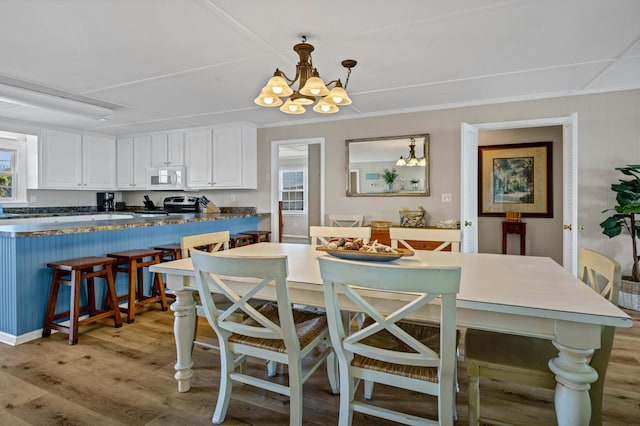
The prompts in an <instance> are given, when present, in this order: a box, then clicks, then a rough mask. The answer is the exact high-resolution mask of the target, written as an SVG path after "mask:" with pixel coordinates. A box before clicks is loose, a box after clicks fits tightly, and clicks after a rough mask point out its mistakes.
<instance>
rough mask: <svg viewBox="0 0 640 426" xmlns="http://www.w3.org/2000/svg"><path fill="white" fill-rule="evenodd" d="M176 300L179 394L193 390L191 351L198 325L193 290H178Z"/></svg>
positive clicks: (175, 319)
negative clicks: (196, 325)
mask: <svg viewBox="0 0 640 426" xmlns="http://www.w3.org/2000/svg"><path fill="white" fill-rule="evenodd" d="M175 293H176V300H175V302H173V303H172V304H171V310H172V311H173V312H174V314H173V316H174V321H173V335H174V337H175V339H176V356H177V361H176V365H175V369H176V374H175V376H174V377H175V379H176V380H177V381H178V392H187V391H189V389H191V376H193V371H192V370H191V367H192V366H193V361H192V359H191V349H192V344H193V335H194V331H195V324H196V309H195V308H196V303H195V300H194V298H193V290H185V289H183V290H176V291H175Z"/></svg>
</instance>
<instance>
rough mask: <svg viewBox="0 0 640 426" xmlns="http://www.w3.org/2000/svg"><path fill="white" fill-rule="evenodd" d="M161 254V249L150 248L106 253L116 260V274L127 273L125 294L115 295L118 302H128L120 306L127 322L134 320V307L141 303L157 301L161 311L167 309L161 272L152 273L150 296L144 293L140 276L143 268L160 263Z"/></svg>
mask: <svg viewBox="0 0 640 426" xmlns="http://www.w3.org/2000/svg"><path fill="white" fill-rule="evenodd" d="M162 254H163V252H162V250H151V249H136V250H125V251H120V252H115V253H108V254H107V256H108V257H112V258H114V259H115V260H116V263H115V265H114V270H115V272H116V273H115V275H116V276H117V274H118V272H125V273H127V274H129V286H128V292H127V294H126V295H122V296H116V298H117V299H118V302H120V301H123V300H126V301H127V302H128V304H127V307H126V308H123V307H121V308H120V310H121V311H122V312H126V313H127V322H128V323H129V324H131V323H132V322H134V321H135V314H136V308H138V307H141V306H143V305H146V304H149V303H156V302H158V303H160V306H161V308H162V310H163V311H166V310H167V309H168V305H167V296H166V295H165V292H164V279H163V278H162V274H154V277H153V284H152V286H151V295H150V296H146V295H145V294H144V280H143V278H142V273H143V268H144V267H147V266H151V265H157V264H158V263H160V258H161V256H162ZM145 259H146V260H145Z"/></svg>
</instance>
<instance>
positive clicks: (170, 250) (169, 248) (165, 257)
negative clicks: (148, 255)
mask: <svg viewBox="0 0 640 426" xmlns="http://www.w3.org/2000/svg"><path fill="white" fill-rule="evenodd" d="M153 249H154V250H161V251H162V255H161V256H160V260H161V261H162V262H170V261H172V260H178V259H182V248H181V247H180V243H170V244H163V245H161V246H155V247H154V248H153Z"/></svg>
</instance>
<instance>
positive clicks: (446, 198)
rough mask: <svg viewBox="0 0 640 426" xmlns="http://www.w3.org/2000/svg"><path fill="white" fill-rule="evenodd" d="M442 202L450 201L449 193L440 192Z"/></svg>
mask: <svg viewBox="0 0 640 426" xmlns="http://www.w3.org/2000/svg"><path fill="white" fill-rule="evenodd" d="M442 202H443V203H450V202H451V194H442Z"/></svg>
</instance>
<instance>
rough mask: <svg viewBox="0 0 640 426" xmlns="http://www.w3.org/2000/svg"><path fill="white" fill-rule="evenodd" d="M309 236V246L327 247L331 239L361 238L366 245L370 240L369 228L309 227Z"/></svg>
mask: <svg viewBox="0 0 640 426" xmlns="http://www.w3.org/2000/svg"><path fill="white" fill-rule="evenodd" d="M309 236H310V237H311V245H314V246H317V245H319V244H320V245H327V244H328V243H329V241H330V240H331V238H361V239H362V241H363V242H365V243H368V242H369V239H370V238H371V228H370V227H368V226H364V227H362V226H358V227H342V226H310V227H309Z"/></svg>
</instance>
